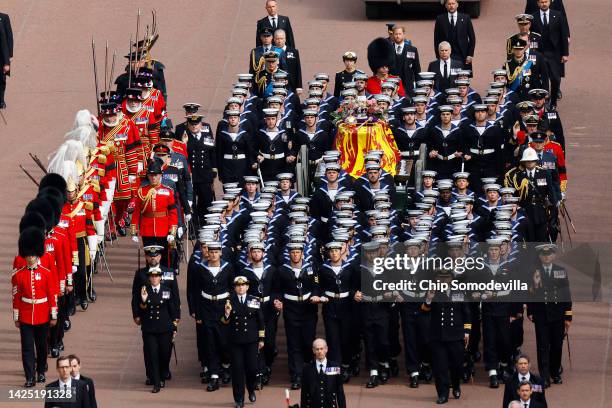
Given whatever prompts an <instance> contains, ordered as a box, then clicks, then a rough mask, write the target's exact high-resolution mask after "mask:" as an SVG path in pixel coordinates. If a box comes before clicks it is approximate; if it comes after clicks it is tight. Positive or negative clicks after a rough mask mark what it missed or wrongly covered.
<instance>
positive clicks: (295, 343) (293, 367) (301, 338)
mask: <svg viewBox="0 0 612 408" xmlns="http://www.w3.org/2000/svg"><path fill="white" fill-rule="evenodd" d="M316 327H317V319H316V318H313V319H309V320H297V321H296V320H291V319H288V318H287V317H286V316H285V333H286V335H287V359H288V361H289V375H290V376H291V378H294V377H301V376H302V369H303V368H304V364H305V363H309V362H310V361H311V360H312V358H313V355H312V342H313V341H314V339H315V332H316Z"/></svg>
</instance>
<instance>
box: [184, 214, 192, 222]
mask: <svg viewBox="0 0 612 408" xmlns="http://www.w3.org/2000/svg"><path fill="white" fill-rule="evenodd" d="M185 221H186V222H189V221H191V214H185Z"/></svg>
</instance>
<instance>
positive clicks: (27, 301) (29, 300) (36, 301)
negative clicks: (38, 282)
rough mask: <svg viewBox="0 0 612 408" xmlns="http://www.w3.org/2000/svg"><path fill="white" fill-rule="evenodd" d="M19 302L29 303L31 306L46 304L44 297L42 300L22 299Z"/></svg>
mask: <svg viewBox="0 0 612 408" xmlns="http://www.w3.org/2000/svg"><path fill="white" fill-rule="evenodd" d="M21 301H22V302H25V303H29V304H31V305H40V304H41V303H47V298H46V297H44V298H42V299H29V298H26V297H22V298H21Z"/></svg>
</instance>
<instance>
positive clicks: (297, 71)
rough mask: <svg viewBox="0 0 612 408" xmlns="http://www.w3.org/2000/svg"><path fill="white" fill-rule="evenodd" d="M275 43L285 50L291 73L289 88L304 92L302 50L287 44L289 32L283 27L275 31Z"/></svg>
mask: <svg viewBox="0 0 612 408" xmlns="http://www.w3.org/2000/svg"><path fill="white" fill-rule="evenodd" d="M274 45H275V46H276V47H278V48H280V49H281V50H283V55H284V56H285V64H286V71H287V73H289V88H290V89H294V90H295V91H296V92H297V93H298V94H300V93H301V92H302V64H301V63H300V52H299V51H298V50H297V49H296V48H293V47H290V46H288V45H287V33H286V32H285V30H283V29H282V28H279V29H277V30H276V31H274Z"/></svg>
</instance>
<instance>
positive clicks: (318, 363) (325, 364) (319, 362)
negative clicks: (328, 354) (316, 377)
mask: <svg viewBox="0 0 612 408" xmlns="http://www.w3.org/2000/svg"><path fill="white" fill-rule="evenodd" d="M321 364H323V370H324V371H325V369H326V368H327V358H325V359H323V361H319V360H317V371H319V370H320V369H321Z"/></svg>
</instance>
